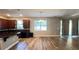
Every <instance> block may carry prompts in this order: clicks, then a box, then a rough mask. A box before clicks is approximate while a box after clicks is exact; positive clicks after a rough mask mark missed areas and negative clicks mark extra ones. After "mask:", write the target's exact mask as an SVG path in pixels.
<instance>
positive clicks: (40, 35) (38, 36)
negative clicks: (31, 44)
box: [34, 35, 60, 37]
mask: <svg viewBox="0 0 79 59" xmlns="http://www.w3.org/2000/svg"><path fill="white" fill-rule="evenodd" d="M59 36H60V35H34V37H59Z"/></svg>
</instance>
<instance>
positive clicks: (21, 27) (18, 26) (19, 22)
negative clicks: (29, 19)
mask: <svg viewBox="0 0 79 59" xmlns="http://www.w3.org/2000/svg"><path fill="white" fill-rule="evenodd" d="M17 29H23V20H17Z"/></svg>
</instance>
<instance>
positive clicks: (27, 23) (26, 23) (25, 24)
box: [23, 20, 30, 28]
mask: <svg viewBox="0 0 79 59" xmlns="http://www.w3.org/2000/svg"><path fill="white" fill-rule="evenodd" d="M23 27H24V28H30V20H23Z"/></svg>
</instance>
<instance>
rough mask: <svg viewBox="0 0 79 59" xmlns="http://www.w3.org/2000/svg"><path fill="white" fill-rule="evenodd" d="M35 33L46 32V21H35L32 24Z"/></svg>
mask: <svg viewBox="0 0 79 59" xmlns="http://www.w3.org/2000/svg"><path fill="white" fill-rule="evenodd" d="M34 24H35V25H34V29H35V31H46V30H47V20H35V22H34Z"/></svg>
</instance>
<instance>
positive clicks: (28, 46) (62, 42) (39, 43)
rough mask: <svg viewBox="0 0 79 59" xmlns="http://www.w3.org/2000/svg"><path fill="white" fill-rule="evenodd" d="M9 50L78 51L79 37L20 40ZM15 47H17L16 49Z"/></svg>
mask: <svg viewBox="0 0 79 59" xmlns="http://www.w3.org/2000/svg"><path fill="white" fill-rule="evenodd" d="M20 40H21V41H20V42H19V43H18V44H17V45H15V46H14V47H13V48H11V50H13V49H14V50H78V49H79V37H74V38H72V37H68V38H67V37H63V38H60V37H36V38H21V39H20ZM17 47H19V48H18V49H17Z"/></svg>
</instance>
